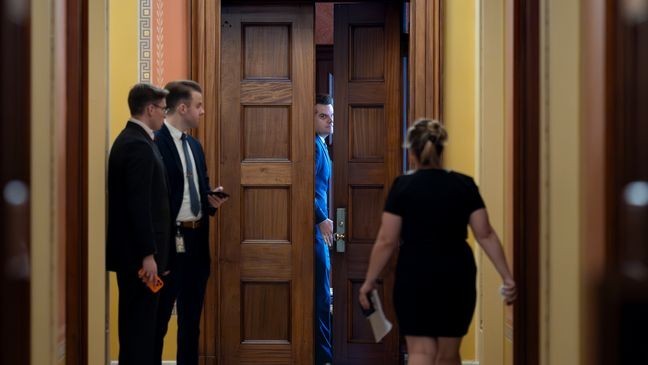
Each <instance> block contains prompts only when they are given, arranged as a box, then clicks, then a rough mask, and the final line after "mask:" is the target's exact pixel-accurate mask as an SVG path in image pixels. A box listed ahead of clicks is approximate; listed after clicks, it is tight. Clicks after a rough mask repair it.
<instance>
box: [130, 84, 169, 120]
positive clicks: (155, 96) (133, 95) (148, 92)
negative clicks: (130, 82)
mask: <svg viewBox="0 0 648 365" xmlns="http://www.w3.org/2000/svg"><path fill="white" fill-rule="evenodd" d="M168 93H169V92H168V91H166V90H164V89H161V88H159V87H157V86H155V85H151V84H148V83H143V82H141V83H139V84H135V86H133V87H132V88H131V89H130V91H129V92H128V108H129V109H130V113H131V115H140V114H142V113H144V108H146V106H147V105H149V104H153V103H155V102H157V101H159V100H161V99H164V98H165V97H166V96H167V94H168Z"/></svg>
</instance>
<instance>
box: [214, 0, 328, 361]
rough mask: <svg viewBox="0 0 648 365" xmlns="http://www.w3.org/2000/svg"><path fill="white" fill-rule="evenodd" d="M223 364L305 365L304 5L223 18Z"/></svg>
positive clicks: (307, 94) (308, 231)
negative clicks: (227, 196)
mask: <svg viewBox="0 0 648 365" xmlns="http://www.w3.org/2000/svg"><path fill="white" fill-rule="evenodd" d="M221 31H222V59H221V69H222V73H221V95H222V98H221V118H220V120H221V121H222V122H221V136H222V137H221V141H220V142H221V144H220V145H221V149H222V150H221V156H222V157H221V162H220V164H221V181H222V185H223V186H224V187H225V189H226V190H227V191H229V192H231V195H232V196H231V198H230V200H229V202H228V203H227V204H225V205H224V206H223V208H222V212H221V217H222V226H221V227H222V228H221V255H220V262H219V265H220V274H221V277H220V280H221V285H222V290H221V293H222V295H221V313H220V320H221V323H222V326H221V329H220V335H221V344H222V349H221V351H220V363H222V364H309V363H312V356H313V355H312V354H313V348H312V340H311V339H312V331H313V309H312V307H313V298H312V297H313V276H312V275H313V250H312V241H313V213H312V209H305V207H312V205H313V166H312V161H313V142H312V141H313V133H314V131H313V123H312V118H313V116H312V108H313V103H314V98H313V91H314V89H315V84H314V73H315V72H314V62H315V60H314V44H313V6H312V5H310V6H308V5H298V6H273V5H264V6H263V7H260V6H257V7H253V6H230V7H228V6H225V7H223V9H222V27H221Z"/></svg>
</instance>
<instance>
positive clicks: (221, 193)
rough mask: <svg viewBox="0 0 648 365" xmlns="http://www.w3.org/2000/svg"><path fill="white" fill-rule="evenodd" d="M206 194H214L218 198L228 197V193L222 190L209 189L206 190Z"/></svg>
mask: <svg viewBox="0 0 648 365" xmlns="http://www.w3.org/2000/svg"><path fill="white" fill-rule="evenodd" d="M207 194H209V195H214V196H216V197H218V198H220V199H225V198H229V194H227V193H226V192H224V191H210V192H208V193H207Z"/></svg>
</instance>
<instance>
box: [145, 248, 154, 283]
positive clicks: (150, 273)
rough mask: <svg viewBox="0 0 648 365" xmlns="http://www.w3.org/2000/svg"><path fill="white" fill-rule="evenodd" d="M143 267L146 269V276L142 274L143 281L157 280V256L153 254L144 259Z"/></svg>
mask: <svg viewBox="0 0 648 365" xmlns="http://www.w3.org/2000/svg"><path fill="white" fill-rule="evenodd" d="M142 269H144V276H142V282H144V283H149V282H153V280H155V275H157V263H155V258H154V257H153V255H148V256H146V257H144V259H143V260H142Z"/></svg>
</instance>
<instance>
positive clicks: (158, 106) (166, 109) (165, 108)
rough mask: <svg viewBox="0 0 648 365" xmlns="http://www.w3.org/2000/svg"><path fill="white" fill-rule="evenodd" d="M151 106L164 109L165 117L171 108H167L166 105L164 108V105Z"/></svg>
mask: <svg viewBox="0 0 648 365" xmlns="http://www.w3.org/2000/svg"><path fill="white" fill-rule="evenodd" d="M151 105H153V106H154V107H156V108H160V109H162V112H164V115H166V113H167V111H168V110H169V108H167V106H166V105H164V106H162V105H157V104H151Z"/></svg>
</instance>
